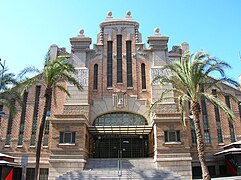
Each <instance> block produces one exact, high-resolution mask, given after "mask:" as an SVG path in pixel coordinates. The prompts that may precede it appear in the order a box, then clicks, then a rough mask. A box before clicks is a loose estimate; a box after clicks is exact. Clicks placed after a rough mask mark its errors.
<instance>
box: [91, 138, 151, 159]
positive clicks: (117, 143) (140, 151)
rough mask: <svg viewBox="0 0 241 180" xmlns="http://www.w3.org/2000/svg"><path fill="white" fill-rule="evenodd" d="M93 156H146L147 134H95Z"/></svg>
mask: <svg viewBox="0 0 241 180" xmlns="http://www.w3.org/2000/svg"><path fill="white" fill-rule="evenodd" d="M93 157H94V158H118V157H122V158H141V157H148V136H147V135H114V134H111V135H95V136H94V138H93Z"/></svg>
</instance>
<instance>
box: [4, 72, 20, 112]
mask: <svg viewBox="0 0 241 180" xmlns="http://www.w3.org/2000/svg"><path fill="white" fill-rule="evenodd" d="M0 74H1V76H0V104H1V105H3V106H6V107H7V108H8V110H9V112H11V113H12V114H13V115H14V114H15V113H16V107H15V103H13V100H14V101H17V102H18V103H19V104H20V105H21V104H22V100H21V99H22V98H21V94H20V93H19V91H18V88H19V86H18V82H17V80H16V79H15V77H14V76H15V75H14V74H13V73H9V72H8V69H7V68H4V69H2V70H0ZM13 86H14V87H13Z"/></svg>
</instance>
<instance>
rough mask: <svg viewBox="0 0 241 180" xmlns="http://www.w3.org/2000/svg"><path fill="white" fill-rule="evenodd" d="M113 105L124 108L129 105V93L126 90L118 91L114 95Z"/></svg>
mask: <svg viewBox="0 0 241 180" xmlns="http://www.w3.org/2000/svg"><path fill="white" fill-rule="evenodd" d="M112 97H113V107H115V108H117V109H122V108H124V107H126V106H127V94H126V93H125V92H117V93H116V94H113V95H112Z"/></svg>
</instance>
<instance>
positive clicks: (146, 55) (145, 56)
mask: <svg viewBox="0 0 241 180" xmlns="http://www.w3.org/2000/svg"><path fill="white" fill-rule="evenodd" d="M137 54H138V55H140V56H141V57H142V58H144V59H145V58H148V53H146V52H143V51H137Z"/></svg>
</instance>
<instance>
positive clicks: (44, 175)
mask: <svg viewBox="0 0 241 180" xmlns="http://www.w3.org/2000/svg"><path fill="white" fill-rule="evenodd" d="M34 174H35V169H34V168H27V173H26V180H32V179H34ZM48 176H49V169H47V168H40V171H39V180H48Z"/></svg>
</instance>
